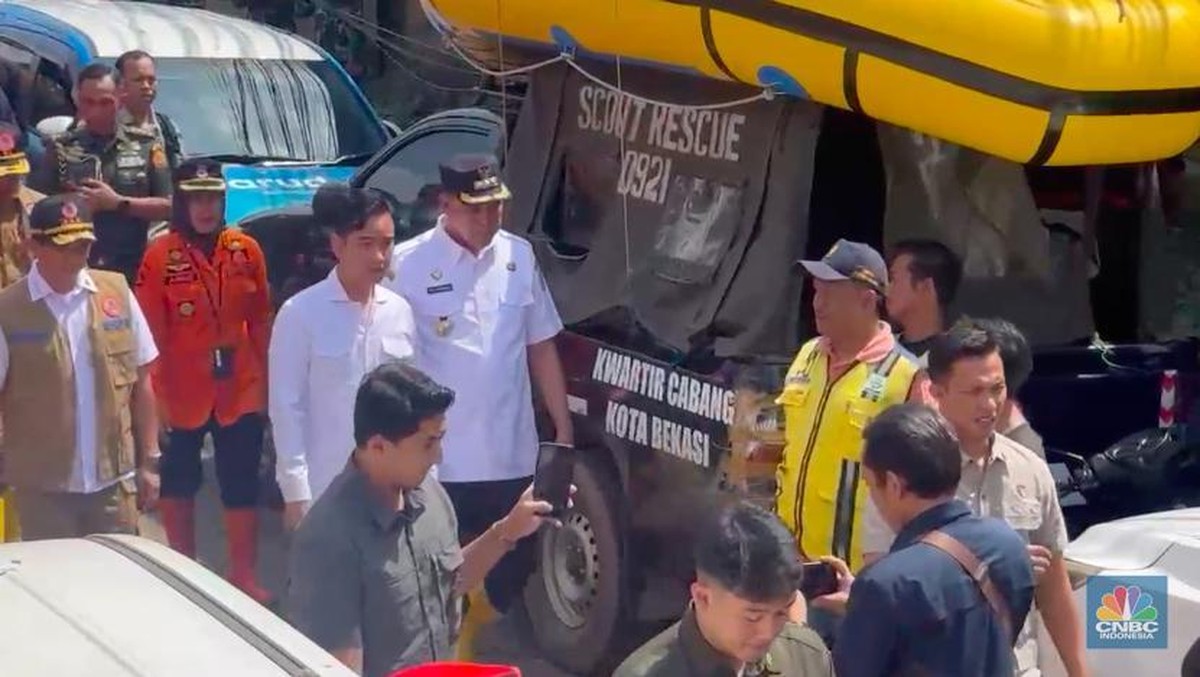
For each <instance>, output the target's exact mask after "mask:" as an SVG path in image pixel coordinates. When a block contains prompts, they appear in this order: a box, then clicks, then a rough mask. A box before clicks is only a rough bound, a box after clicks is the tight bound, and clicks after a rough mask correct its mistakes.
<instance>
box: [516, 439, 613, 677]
mask: <svg viewBox="0 0 1200 677" xmlns="http://www.w3.org/2000/svg"><path fill="white" fill-rule="evenodd" d="M576 458H577V461H576V463H575V479H574V483H575V487H576V493H575V498H574V507H573V508H572V509H571V510H570V511H569V512H568V513H567V514H566V516H565V517H564V518H563V520H562V522H563V526H562V528H561V529H552V528H548V529H544V530H543V531H542V533H541V534H539V535H538V541H539V542H538V564H537V569H536V570H535V571H534V573H533V575H532V576H530V578H529V582H528V584H527V585H526V586H525V593H524V599H523V601H524V605H523V606H524V611H525V613H526V614H527V619H528V623H529V627H528V630H529V632H530V633H531V634H532V636H533V637H534V638H535V641H536V643H537V645H538V647H539V648H540V649H541V650H542V652H543V653H544V654H545V656H546V657H547V658H548V659H549V660H551V661H552V662H554V663H555V664H557V665H558V666H559V667H561V668H564V669H566V670H568V671H570V672H573V673H575V674H611V672H612V668H614V667H616V665H615V663H614V662H613V661H614V660H616V659H619V657H618V656H614V655H613V654H614V653H615V652H617V651H618V650H619V648H620V645H621V644H622V641H621V632H620V629H621V627H622V626H623V622H622V619H623V618H624V615H625V604H626V590H627V585H626V580H627V578H628V577H627V572H626V559H625V547H624V542H623V539H622V538H621V534H622V532H623V528H622V526H621V525H622V524H623V520H622V517H621V514H622V513H621V509H620V505H621V502H620V497H621V490H620V487H619V484H618V482H617V480H616V477H615V472H614V471H612V470H611V469H610V468H609V467H608V466H607V464H606V463H605V459H604V456H603V452H602V451H597V450H581V451H580V453H579V455H578V456H577V457H576Z"/></svg>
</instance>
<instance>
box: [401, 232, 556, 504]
mask: <svg viewBox="0 0 1200 677" xmlns="http://www.w3.org/2000/svg"><path fill="white" fill-rule="evenodd" d="M392 266H393V269H394V272H395V275H394V276H393V279H392V281H391V282H390V283H389V286H391V288H392V289H394V290H395V291H396V292H397V293H399V294H400V295H401V296H403V297H404V298H406V299H408V302H409V303H410V304H412V308H413V316H414V318H415V319H416V322H417V360H416V363H417V366H418V367H419V368H420V369H421V370H422V371H424V372H425V373H426V374H428V375H429V376H430V377H431V378H433V379H434V380H435V381H437V382H439V383H441V384H442V385H445V386H447V387H449V388H451V389H453V390H454V393H455V398H454V404H453V405H452V406H451V407H450V411H449V412H447V415H446V436H445V437H444V438H443V440H442V463H441V465H440V466H439V469H438V477H439V479H441V480H442V481H443V482H482V481H494V480H508V479H517V478H521V477H529V476H530V475H532V474H533V469H534V465H535V464H536V462H537V446H538V437H537V430H536V428H535V427H534V418H533V396H532V392H531V388H530V379H529V362H528V360H527V357H526V348H527V347H528V346H530V345H533V344H535V343H541V342H542V341H545V340H547V339H551V338H553V337H554V336H556V335H557V334H558V333H559V332H560V331H562V327H563V325H562V320H561V319H559V316H558V311H557V310H556V309H555V307H554V300H553V299H552V298H551V297H550V291H549V290H548V289H547V288H546V281H545V279H543V277H542V273H541V271H540V270H539V269H538V267H537V260H536V259H535V258H534V255H533V247H532V246H531V245H530V244H529V243H528V242H527V241H525V240H524V239H522V238H520V237H518V236H516V235H513V234H512V233H509V232H507V231H504V230H501V231H500V232H498V233H497V234H496V237H494V238H493V239H492V242H491V244H489V245H488V246H487V247H486V248H484V249H483V250H482V251H480V252H479V255H478V256H475V255H473V254H472V253H471V252H470V251H468V250H467V249H465V248H464V247H462V246H461V245H459V244H458V243H457V242H455V241H454V240H453V239H451V238H450V236H449V235H447V234H446V231H445V228H444V226H443V219H441V218H439V219H438V225H437V227H436V228H434V229H432V230H429V231H427V232H425V233H423V234H421V235H418V236H417V237H415V238H413V239H411V240H408V241H406V242H403V243H401V244H398V245H396V249H395V252H394V255H393V259H392Z"/></svg>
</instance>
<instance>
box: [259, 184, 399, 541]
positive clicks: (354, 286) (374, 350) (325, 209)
mask: <svg viewBox="0 0 1200 677" xmlns="http://www.w3.org/2000/svg"><path fill="white" fill-rule="evenodd" d="M312 207H313V218H314V220H315V222H316V223H318V224H320V225H321V227H323V228H327V229H329V230H330V231H331V233H330V236H329V237H330V247H331V248H332V249H333V253H334V256H336V257H337V265H336V266H334V269H333V270H332V271H330V273H329V275H328V277H326V278H325V279H324V280H322V281H321V282H318V283H316V284H314V285H313V286H311V287H309V288H308V289H305V290H303V291H301V292H300V293H298V294H296V295H295V296H293V297H292V298H290V299H288V300H287V302H286V303H284V304H283V307H282V308H280V309H279V313H278V314H277V315H276V318H275V326H274V328H273V329H272V331H271V346H270V349H269V355H268V366H267V378H268V383H269V394H268V408H269V410H270V416H271V431H272V435H273V438H274V441H275V478H276V480H277V481H278V482H279V488H280V491H281V492H282V494H283V500H284V524H285V525H286V526H287V527H288V528H289V529H294V528H295V527H296V525H297V524H299V522H300V519H301V518H302V517H304V514H305V513H306V512H307V511H308V508H309V506H310V505H311V504H312V502H313V501H315V500H316V499H317V497H318V496H320V495H321V492H323V491H325V488H326V487H328V486H329V483H330V482H332V481H333V478H334V477H336V476H337V475H338V474H339V473H340V472H341V471H342V469H343V468H345V466H346V461H347V460H348V459H349V458H350V452H351V450H353V449H354V394H355V392H356V391H357V390H358V385H359V383H361V382H362V379H363V377H364V376H365V375H366V374H367V373H368V372H370V371H371V370H372V369H374V368H375V367H376V366H378V365H380V364H382V363H384V362H386V361H388V360H401V359H405V358H408V357H411V356H412V354H413V317H412V309H411V308H410V307H409V305H408V303H407V302H406V301H405V300H404V299H402V298H400V297H399V296H397V295H396V294H394V293H392V292H390V291H388V290H387V289H385V288H383V287H382V286H380V284H379V281H380V280H382V279H383V278H384V276H385V275H386V274H387V273H388V263H389V259H390V256H391V251H392V241H393V238H394V237H395V232H396V226H395V223H394V222H393V221H392V214H391V212H390V211H389V209H388V204H387V202H386V201H384V199H383V197H382V196H381V195H379V194H377V193H374V192H372V191H369V190H364V189H359V188H351V187H350V186H347V185H345V184H325V185H323V186H321V187H320V188H319V189H318V190H317V192H316V194H315V195H314V196H313V201H312Z"/></svg>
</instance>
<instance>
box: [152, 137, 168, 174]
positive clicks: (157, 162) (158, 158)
mask: <svg viewBox="0 0 1200 677" xmlns="http://www.w3.org/2000/svg"><path fill="white" fill-rule="evenodd" d="M150 165H151V166H152V167H154V168H155V169H163V168H164V167H166V166H167V153H166V151H164V150H163V147H162V144H160V143H155V144H154V145H153V146H151V147H150Z"/></svg>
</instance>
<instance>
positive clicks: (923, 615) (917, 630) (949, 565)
mask: <svg viewBox="0 0 1200 677" xmlns="http://www.w3.org/2000/svg"><path fill="white" fill-rule="evenodd" d="M863 436H864V438H865V443H864V448H863V467H864V468H865V470H866V473H865V476H866V481H867V486H868V487H869V488H870V493H871V498H872V500H873V501H874V504H875V505H876V506H877V507H878V509H879V512H880V513H881V515H882V516H883V518H884V520H885V521H886V522H887V523H888V525H889V526H890V527H891V528H892V529H893V530H895V531H896V532H897V533H898V536H897V537H896V539H895V541H894V542H893V543H892V546H891V551H890V552H889V553H888V554H887V555H886V556H884V557H883V558H882V559H880V560H879V561H877V562H876V563H874V564H873V565H871V566H870V567H868V568H866V569H864V570H863V572H862V573H861V574H860V575H859V576H858V578H857V579H855V578H854V577H853V576H851V574H850V570H849V568H847V567H846V565H845V564H844V563H842V562H840V561H834V562H833V563H834V565H835V566H837V567H838V568H839V579H840V584H841V585H840V590H839V593H837V594H834V595H831V596H829V597H824V598H819V599H818V600H816V602H815V604H817V605H821V606H829V607H832V608H834V609H839V608H841V607H842V606H843V605H846V606H845V613H846V617H845V620H844V622H843V624H842V628H841V635H840V637H839V641H838V644H837V646H836V647H835V648H834V664H835V665H836V667H837V674H838V675H841V676H844V677H884V676H885V675H886V676H890V675H900V674H914V675H954V676H955V677H996V676H997V675H1005V674H1009V673H1011V671H1012V666H1013V652H1012V648H1013V643H1014V641H1015V640H1016V637H1015V635H1014V634H1013V628H1019V627H1021V625H1022V623H1024V620H1025V616H1026V614H1028V613H1029V607H1030V604H1031V603H1032V601H1033V587H1034V580H1033V570H1032V568H1031V567H1030V563H1029V557H1028V555H1027V554H1026V552H1025V543H1024V542H1023V541H1022V540H1021V537H1020V536H1018V535H1017V534H1016V533H1015V532H1014V531H1013V530H1012V529H1011V528H1010V527H1009V526H1008V525H1007V524H1005V523H1004V522H1003V521H1001V520H998V519H993V518H986V517H976V516H974V515H972V514H971V509H970V507H969V506H967V504H965V503H963V502H962V501H960V500H957V499H956V498H955V491H956V490H957V489H958V485H959V480H960V476H961V472H962V466H961V452H960V451H959V445H958V439H957V438H956V437H955V436H954V433H953V432H952V431H951V430H950V424H949V423H948V422H946V420H945V419H943V418H942V417H941V416H940V415H939V414H938V413H937V412H935V411H934V410H933V409H930V408H929V407H926V406H924V405H919V404H900V405H897V406H895V407H892V408H891V409H888V410H887V411H885V412H883V413H882V414H880V415H879V416H878V417H877V418H876V419H875V420H874V421H872V422H871V424H870V425H868V426H867V428H866V430H865V431H864V435H863ZM980 571H982V572H983V575H982V576H979V575H978V574H979V572H980ZM847 599H848V604H847Z"/></svg>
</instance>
